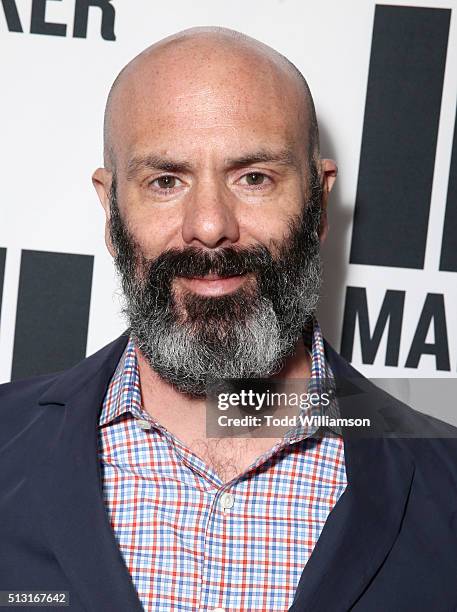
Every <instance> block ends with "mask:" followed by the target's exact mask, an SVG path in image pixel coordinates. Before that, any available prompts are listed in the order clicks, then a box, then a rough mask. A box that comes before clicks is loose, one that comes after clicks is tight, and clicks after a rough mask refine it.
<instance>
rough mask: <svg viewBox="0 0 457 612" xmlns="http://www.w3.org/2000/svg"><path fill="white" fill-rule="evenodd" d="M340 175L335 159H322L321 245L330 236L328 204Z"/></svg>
mask: <svg viewBox="0 0 457 612" xmlns="http://www.w3.org/2000/svg"><path fill="white" fill-rule="evenodd" d="M337 174H338V166H337V165H336V162H335V161H334V160H333V159H321V160H320V175H321V184H322V214H321V226H320V229H319V239H320V241H321V244H322V243H323V242H324V240H325V239H326V238H327V234H328V217H327V204H328V196H329V193H330V192H331V190H332V188H333V185H334V183H335V181H336V176H337Z"/></svg>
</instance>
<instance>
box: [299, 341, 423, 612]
mask: <svg viewBox="0 0 457 612" xmlns="http://www.w3.org/2000/svg"><path fill="white" fill-rule="evenodd" d="M326 353H327V357H328V359H329V362H330V365H331V367H332V370H333V372H334V374H335V378H336V382H337V387H338V386H340V384H344V381H345V380H347V379H349V378H352V379H354V378H355V377H358V378H359V380H360V378H361V375H360V374H359V373H358V372H356V371H355V370H354V369H353V368H351V367H350V366H349V365H347V364H346V363H345V362H344V361H343V360H342V359H341V357H339V356H338V355H337V354H336V353H335V352H334V351H333V349H331V347H329V346H328V345H326ZM354 399H356V398H354ZM356 403H357V402H356ZM340 409H341V416H342V417H347V416H351V415H352V414H353V413H352V412H351V399H350V398H346V401H344V402H342V404H341V407H340ZM356 410H357V409H356ZM365 416H367V417H371V418H372V421H373V420H374V421H375V423H376V425H375V429H376V433H375V437H370V438H368V437H354V436H351V434H350V432H349V431H347V430H345V429H344V428H343V438H344V452H345V461H346V472H347V480H348V485H347V488H346V491H345V492H344V493H343V495H342V496H341V498H340V499H339V501H338V502H337V504H336V505H335V508H334V509H333V511H332V512H331V513H330V515H329V518H328V520H327V522H326V523H325V525H324V528H323V530H322V533H321V536H320V538H319V540H318V542H317V544H316V547H315V549H314V551H313V553H312V555H311V557H310V559H309V561H308V563H307V565H306V567H305V569H304V571H303V574H302V576H301V578H300V582H299V585H298V588H297V591H296V595H295V599H294V602H293V604H292V606H291V608H290V611H291V612H299V611H300V612H302V611H305V610H306V611H307V610H312V611H313V612H333V611H337V612H342V611H346V610H350V609H351V607H352V606H353V605H354V603H355V602H356V601H357V599H358V598H359V597H360V596H361V594H362V593H363V591H364V590H365V588H366V587H367V586H368V584H369V582H370V581H371V579H372V578H373V576H374V575H375V573H376V572H377V570H378V569H379V568H380V566H381V565H382V563H383V562H384V560H385V559H386V557H387V555H388V554H389V551H390V550H391V548H392V546H393V545H394V543H395V540H396V538H397V536H398V533H399V530H400V526H401V521H402V518H403V516H404V512H405V507H406V503H407V499H408V495H409V491H410V488H411V484H412V478H413V473H414V463H413V461H412V458H411V456H410V454H409V453H408V451H407V450H406V449H405V448H404V446H402V445H401V442H400V440H398V439H394V438H388V437H385V436H384V437H382V436H381V435H380V428H381V421H382V416H381V415H380V414H379V413H378V412H376V411H375V410H373V409H372V408H371V407H370V406H369V405H366V406H365ZM386 431H388V427H387V425H385V427H384V432H386Z"/></svg>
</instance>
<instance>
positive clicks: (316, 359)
mask: <svg viewBox="0 0 457 612" xmlns="http://www.w3.org/2000/svg"><path fill="white" fill-rule="evenodd" d="M303 341H304V344H305V347H306V348H307V349H308V351H309V353H310V356H311V384H313V381H314V384H319V383H320V381H322V380H326V381H333V373H332V371H331V368H330V364H329V363H328V362H327V360H326V358H325V350H324V340H323V337H322V332H321V328H320V326H319V323H318V322H317V319H316V318H315V317H313V318H312V319H310V321H309V323H308V324H307V325H306V327H305V329H304V330H303ZM334 402H336V400H334ZM128 412H130V413H131V414H132V415H133V416H134V417H135V418H138V419H150V416H149V415H148V414H147V413H146V412H145V411H144V409H143V408H142V402H141V387H140V374H139V368H138V360H137V356H136V350H135V342H134V340H133V338H132V337H130V338H129V341H128V343H127V346H126V348H125V351H124V353H123V355H122V357H121V359H120V360H119V363H118V365H117V368H116V370H115V372H114V374H113V376H112V378H111V381H110V383H109V385H108V390H107V392H106V395H105V399H104V401H103V406H102V410H101V413H100V417H99V426H100V427H101V426H102V425H105V424H107V423H110V422H112V421H114V420H115V419H117V418H118V417H120V416H121V415H123V414H126V413H128ZM328 412H329V413H330V414H333V415H335V416H337V414H338V410H337V406H336V407H335V403H334V404H333V407H332V409H331V410H330V411H328ZM317 429H319V427H311V428H308V429H306V428H303V427H302V426H297V427H296V428H294V429H293V430H291V431H289V432H288V434H287V438H288V440H289V441H292V440H298V439H299V438H303V437H304V436H309V435H312V434H313V433H315V432H316V430H317ZM330 429H331V430H332V431H333V432H334V433H340V431H339V429H338V428H332V427H330Z"/></svg>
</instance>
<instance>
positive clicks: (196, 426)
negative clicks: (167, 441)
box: [136, 337, 311, 441]
mask: <svg viewBox="0 0 457 612" xmlns="http://www.w3.org/2000/svg"><path fill="white" fill-rule="evenodd" d="M136 352H137V358H138V366H139V373H140V385H141V394H142V401H143V407H144V409H145V410H146V412H148V414H150V415H151V416H152V417H153V418H154V419H155V420H156V421H157V422H158V423H160V424H161V425H163V426H164V427H165V428H166V429H167V430H168V431H170V432H171V433H172V434H174V435H176V436H177V437H178V438H179V439H181V440H183V441H186V440H189V439H197V438H200V439H201V438H205V437H206V433H205V432H206V399H205V398H191V397H189V396H188V395H185V394H184V393H181V392H180V391H178V390H177V389H175V387H173V385H171V384H170V383H168V382H166V381H164V380H163V379H162V378H161V377H160V376H159V375H158V374H157V372H155V371H154V370H153V369H152V368H151V366H150V365H149V364H148V362H147V361H146V359H145V357H144V356H143V354H142V353H141V351H139V350H138V349H137V351H136ZM310 374H311V357H310V355H309V353H308V351H307V349H306V348H305V346H304V343H303V339H302V338H301V337H300V338H299V340H298V341H297V344H296V346H295V351H294V353H293V354H292V355H291V356H290V357H289V358H288V359H287V360H286V362H285V364H284V366H283V367H282V369H281V370H280V372H278V373H276V374H275V375H274V376H272V377H271V378H272V380H277V379H280V380H285V381H287V380H293V379H300V378H301V379H305V378H309V376H310Z"/></svg>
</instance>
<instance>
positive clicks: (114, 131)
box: [110, 47, 308, 162]
mask: <svg viewBox="0 0 457 612" xmlns="http://www.w3.org/2000/svg"><path fill="white" fill-rule="evenodd" d="M303 98H304V96H303V93H302V91H301V90H300V86H299V84H298V83H297V80H296V79H294V78H292V76H291V75H290V74H288V73H287V71H285V70H281V69H279V68H278V66H277V65H276V64H275V62H274V61H272V60H269V59H268V58H265V57H262V56H261V55H260V56H259V55H256V54H255V53H251V54H249V53H235V52H231V53H227V52H226V51H225V52H224V50H222V52H221V50H218V52H216V53H215V52H214V49H212V50H211V49H202V48H201V47H200V48H198V49H195V50H194V52H193V53H192V52H191V49H188V48H187V49H182V48H181V49H177V50H176V49H174V50H173V52H172V53H165V54H162V55H160V54H159V55H158V57H154V58H146V59H144V60H143V61H141V62H139V63H138V64H137V65H136V66H134V67H132V70H131V71H130V73H128V74H127V75H126V77H125V80H124V82H123V83H122V84H121V86H120V87H119V91H117V92H116V96H115V99H114V101H113V104H112V106H113V109H112V112H111V118H110V123H111V125H110V131H111V138H112V144H113V147H114V149H115V153H116V158H117V159H118V161H124V162H126V161H127V160H128V158H129V157H131V156H132V155H135V154H137V153H138V152H147V150H148V148H150V147H153V148H155V149H156V150H157V147H160V149H161V150H162V152H170V153H174V152H179V153H180V154H181V155H182V154H183V153H184V154H189V155H196V154H197V152H200V153H201V152H204V151H207V152H208V151H211V152H212V153H213V154H214V155H217V154H218V152H220V153H221V154H222V155H224V156H226V155H227V154H229V155H230V154H231V153H232V154H235V153H237V152H238V151H239V150H240V149H241V150H242V149H245V148H250V147H251V148H252V147H257V148H258V147H259V146H263V147H266V146H275V145H277V146H285V145H286V146H288V147H294V146H296V147H300V148H301V147H302V145H303V144H305V146H306V143H304V142H303V141H304V139H306V135H307V130H306V128H305V126H306V125H307V121H308V117H307V107H306V104H305V103H304V100H303ZM303 149H305V147H303Z"/></svg>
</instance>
